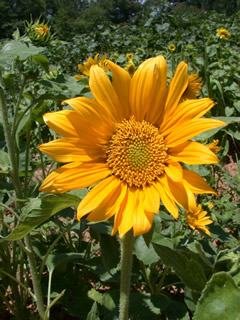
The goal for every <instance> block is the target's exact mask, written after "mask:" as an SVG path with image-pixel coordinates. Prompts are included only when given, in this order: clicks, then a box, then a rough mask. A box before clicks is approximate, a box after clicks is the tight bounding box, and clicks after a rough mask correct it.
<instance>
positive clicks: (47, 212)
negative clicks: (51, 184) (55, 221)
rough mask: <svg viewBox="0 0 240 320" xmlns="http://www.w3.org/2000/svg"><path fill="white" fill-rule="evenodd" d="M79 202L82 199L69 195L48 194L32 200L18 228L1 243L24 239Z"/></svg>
mask: <svg viewBox="0 0 240 320" xmlns="http://www.w3.org/2000/svg"><path fill="white" fill-rule="evenodd" d="M79 201H80V199H79V198H78V197H77V196H74V195H71V194H67V193H60V194H47V195H44V196H42V197H39V198H30V199H29V201H28V202H27V204H26V205H25V207H23V211H22V214H21V216H20V219H19V223H18V225H17V227H16V228H15V229H14V230H13V232H12V233H11V234H9V235H8V236H7V237H4V238H3V237H1V238H0V241H3V240H8V241H12V240H19V239H22V238H23V237H24V236H25V235H26V234H28V233H29V232H31V231H32V230H33V229H34V228H36V227H37V226H39V225H40V224H41V223H43V222H44V221H46V220H47V219H49V218H50V217H51V216H53V215H54V214H55V213H57V212H59V211H60V210H62V209H65V208H68V207H72V206H76V205H78V204H79Z"/></svg>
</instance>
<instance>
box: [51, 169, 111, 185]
mask: <svg viewBox="0 0 240 320" xmlns="http://www.w3.org/2000/svg"><path fill="white" fill-rule="evenodd" d="M60 169H62V171H60V170H59V175H58V176H57V177H56V178H55V179H54V181H53V185H54V186H55V187H56V188H60V189H63V190H65V191H69V190H76V189H82V188H86V187H89V186H91V185H92V184H94V183H96V182H98V181H101V180H103V179H105V178H106V177H107V176H109V175H110V173H111V170H109V168H108V165H107V164H105V163H81V164H80V165H78V166H76V167H75V168H68V167H66V166H63V167H61V168H60Z"/></svg>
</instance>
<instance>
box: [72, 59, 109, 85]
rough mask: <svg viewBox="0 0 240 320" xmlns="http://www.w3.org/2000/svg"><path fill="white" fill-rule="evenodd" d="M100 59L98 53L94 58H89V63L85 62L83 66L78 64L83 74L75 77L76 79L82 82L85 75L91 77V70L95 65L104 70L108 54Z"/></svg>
mask: <svg viewBox="0 0 240 320" xmlns="http://www.w3.org/2000/svg"><path fill="white" fill-rule="evenodd" d="M98 58H99V53H97V54H96V55H95V57H94V58H92V57H88V61H87V62H84V63H83V64H78V70H79V71H80V72H81V74H77V75H75V76H74V78H75V79H77V80H80V79H81V78H82V77H83V75H84V76H87V77H89V74H90V68H91V67H92V66H94V65H98V66H99V67H101V68H104V61H105V60H106V58H107V54H103V55H102V57H101V59H100V60H99V59H98Z"/></svg>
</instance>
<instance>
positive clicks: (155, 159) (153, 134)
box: [106, 119, 168, 187]
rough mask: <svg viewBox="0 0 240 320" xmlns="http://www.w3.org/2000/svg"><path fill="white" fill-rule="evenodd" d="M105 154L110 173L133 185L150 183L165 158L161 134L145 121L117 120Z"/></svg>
mask: <svg viewBox="0 0 240 320" xmlns="http://www.w3.org/2000/svg"><path fill="white" fill-rule="evenodd" d="M106 154H107V163H108V166H109V168H110V169H111V170H112V174H114V175H116V176H118V177H119V178H120V179H121V180H123V181H125V182H126V183H127V184H128V185H129V186H135V187H144V186H146V185H150V184H151V183H152V182H153V181H154V180H156V178H157V177H158V176H160V175H161V174H162V173H163V171H164V167H165V163H166V161H167V160H168V155H167V147H166V146H165V144H164V139H163V137H162V135H160V134H159V132H158V129H157V128H156V127H155V126H153V125H152V124H150V123H149V122H147V121H145V120H143V121H135V120H134V119H130V120H123V121H122V122H121V123H119V124H118V126H117V130H116V132H115V134H114V135H113V136H112V137H111V140H110V142H109V145H108V149H107V151H106Z"/></svg>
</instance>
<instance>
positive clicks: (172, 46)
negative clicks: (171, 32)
mask: <svg viewBox="0 0 240 320" xmlns="http://www.w3.org/2000/svg"><path fill="white" fill-rule="evenodd" d="M168 50H170V51H176V46H175V44H174V43H170V44H169V45H168Z"/></svg>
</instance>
